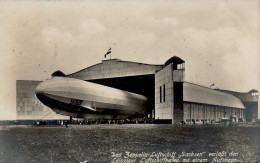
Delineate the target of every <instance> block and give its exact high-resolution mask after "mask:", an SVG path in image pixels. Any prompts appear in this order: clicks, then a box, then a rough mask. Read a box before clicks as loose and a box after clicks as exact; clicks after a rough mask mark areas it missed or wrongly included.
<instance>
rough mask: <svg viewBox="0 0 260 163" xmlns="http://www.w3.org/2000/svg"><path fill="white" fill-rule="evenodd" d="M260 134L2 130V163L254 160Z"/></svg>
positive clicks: (255, 130)
mask: <svg viewBox="0 0 260 163" xmlns="http://www.w3.org/2000/svg"><path fill="white" fill-rule="evenodd" d="M259 135H260V127H259V126H232V127H225V126H220V125H205V126H180V125H178V126H176V125H174V126H173V125H159V124H157V125H156V124H131V125H130V124H124V125H105V124H102V125H71V126H69V127H68V128H65V127H64V126H41V127H34V126H0V162H84V161H85V162H123V161H125V162H127V161H128V162H131V161H132V162H167V161H168V162H170V161H176V162H177V161H180V162H182V161H185V160H184V159H189V160H186V161H189V162H192V161H193V162H195V161H199V162H202V161H207V162H209V161H212V162H217V161H219V162H225V161H226V162H232V161H242V162H246V161H247V162H248V161H250V162H252V161H260V142H259Z"/></svg>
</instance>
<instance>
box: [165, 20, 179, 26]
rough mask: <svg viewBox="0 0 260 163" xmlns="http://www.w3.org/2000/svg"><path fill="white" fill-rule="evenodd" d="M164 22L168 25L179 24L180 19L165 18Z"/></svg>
mask: <svg viewBox="0 0 260 163" xmlns="http://www.w3.org/2000/svg"><path fill="white" fill-rule="evenodd" d="M162 22H163V23H164V24H166V25H172V26H176V25H178V24H179V21H178V20H177V19H175V18H163V20H162Z"/></svg>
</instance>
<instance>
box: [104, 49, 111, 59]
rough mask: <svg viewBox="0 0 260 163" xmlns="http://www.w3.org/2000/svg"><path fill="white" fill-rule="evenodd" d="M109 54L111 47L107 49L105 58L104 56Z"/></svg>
mask: <svg viewBox="0 0 260 163" xmlns="http://www.w3.org/2000/svg"><path fill="white" fill-rule="evenodd" d="M110 53H111V47H110V48H109V49H108V51H107V53H106V54H105V58H106V56H107V55H108V54H110Z"/></svg>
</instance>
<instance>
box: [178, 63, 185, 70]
mask: <svg viewBox="0 0 260 163" xmlns="http://www.w3.org/2000/svg"><path fill="white" fill-rule="evenodd" d="M184 68H185V64H184V63H181V64H177V70H183V69H184Z"/></svg>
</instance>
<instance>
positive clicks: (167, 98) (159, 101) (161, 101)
mask: <svg viewBox="0 0 260 163" xmlns="http://www.w3.org/2000/svg"><path fill="white" fill-rule="evenodd" d="M172 69H173V65H172V64H169V65H168V66H166V67H165V68H163V69H162V70H160V71H159V72H157V73H156V74H155V119H156V120H157V121H158V120H164V121H171V120H172V119H173V108H174V103H173V102H174V101H173V96H174V94H173V81H172V79H173V77H172V75H173V73H172ZM168 123H169V122H168Z"/></svg>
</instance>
